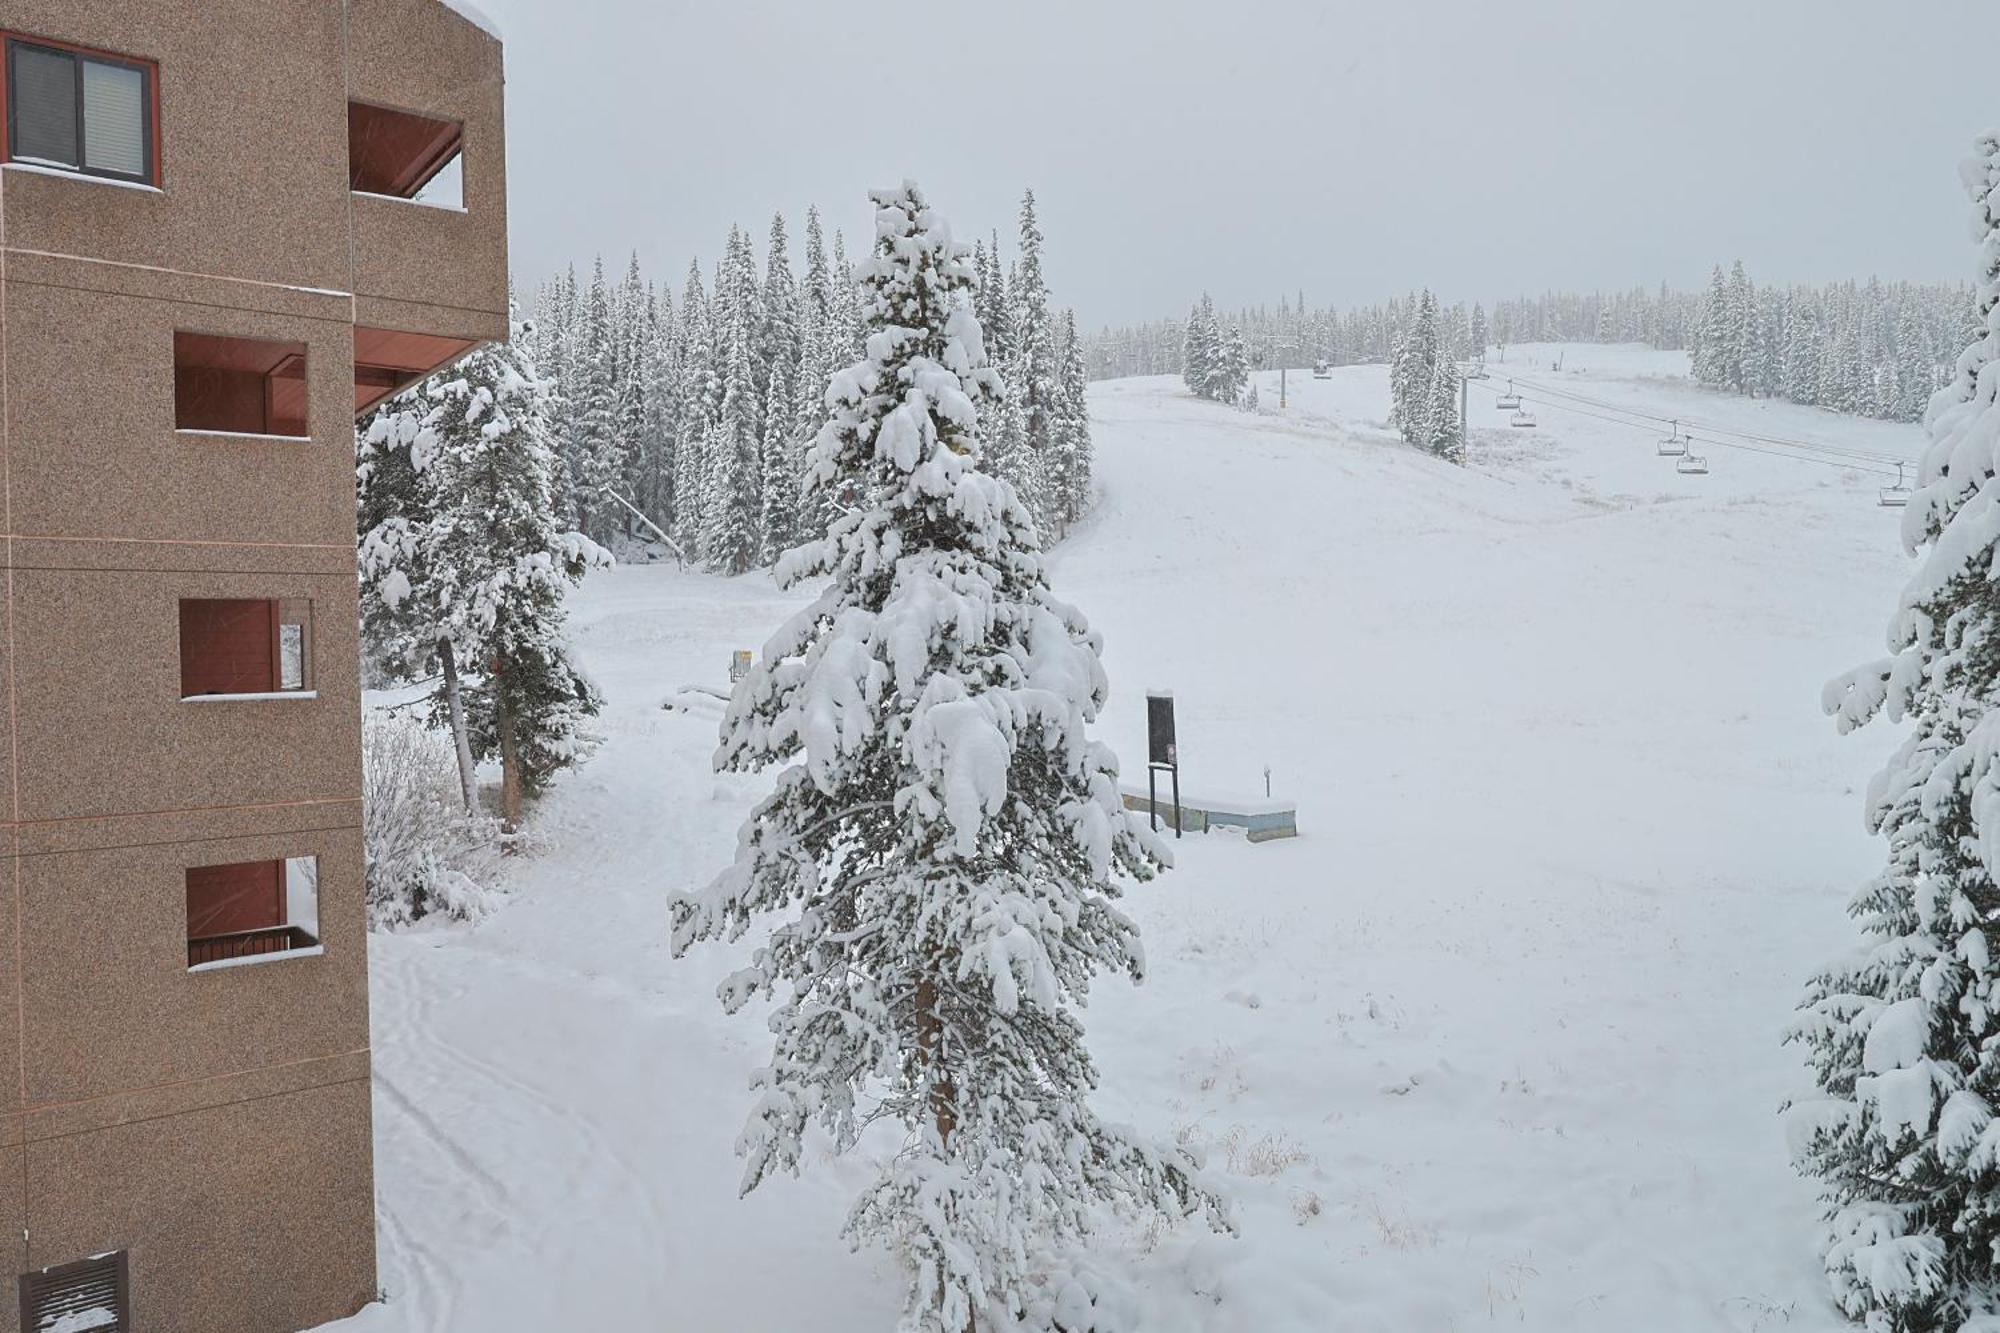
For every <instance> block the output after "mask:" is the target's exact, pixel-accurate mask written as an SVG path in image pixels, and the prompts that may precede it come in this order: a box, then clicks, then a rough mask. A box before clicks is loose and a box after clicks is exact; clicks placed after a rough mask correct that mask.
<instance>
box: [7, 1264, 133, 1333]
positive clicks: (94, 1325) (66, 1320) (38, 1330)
mask: <svg viewBox="0 0 2000 1333" xmlns="http://www.w3.org/2000/svg"><path fill="white" fill-rule="evenodd" d="M21 1329H22V1333H131V1330H132V1291H131V1283H130V1281H129V1280H128V1275H127V1272H126V1267H125V1251H123V1250H119V1251H117V1252H116V1253H113V1254H100V1255H97V1256H96V1257H95V1258H91V1259H85V1260H83V1261H82V1262H81V1263H74V1264H63V1265H62V1266H60V1267H58V1268H44V1269H43V1270H41V1271H40V1272H39V1273H28V1274H24V1275H23V1276H22V1278H21Z"/></svg>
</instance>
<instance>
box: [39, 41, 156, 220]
mask: <svg viewBox="0 0 2000 1333" xmlns="http://www.w3.org/2000/svg"><path fill="white" fill-rule="evenodd" d="M6 40H7V105H6V117H7V156H8V158H9V160H11V161H14V162H23V163H28V164H31V165H35V166H44V167H57V168H60V169H61V170H64V171H77V172H82V173H83V174H84V175H87V176H106V177H110V178H111V179H113V180H124V181H135V182H140V183H143V184H149V185H150V184H153V183H155V181H156V178H157V174H158V172H157V166H156V164H155V162H154V160H153V158H154V145H153V134H154V125H155V120H156V116H155V113H154V96H155V93H154V84H155V77H154V67H153V65H152V64H151V63H150V62H148V61H141V60H126V59H122V58H120V57H118V56H111V55H106V54H103V53H101V52H95V51H84V50H80V49H78V48H76V47H70V46H62V45H57V44H55V43H50V42H40V41H33V40H30V39H26V38H21V37H9V38H7V39H6Z"/></svg>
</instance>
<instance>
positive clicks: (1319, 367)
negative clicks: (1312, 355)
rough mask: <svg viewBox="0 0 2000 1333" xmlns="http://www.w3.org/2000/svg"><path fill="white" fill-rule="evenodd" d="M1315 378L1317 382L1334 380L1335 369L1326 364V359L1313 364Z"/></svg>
mask: <svg viewBox="0 0 2000 1333" xmlns="http://www.w3.org/2000/svg"><path fill="white" fill-rule="evenodd" d="M1313 378H1314V379H1316V380H1330V379H1332V378H1333V367H1332V366H1329V365H1328V364H1327V363H1326V359H1325V358H1324V357H1322V358H1320V359H1319V360H1318V361H1315V362H1313Z"/></svg>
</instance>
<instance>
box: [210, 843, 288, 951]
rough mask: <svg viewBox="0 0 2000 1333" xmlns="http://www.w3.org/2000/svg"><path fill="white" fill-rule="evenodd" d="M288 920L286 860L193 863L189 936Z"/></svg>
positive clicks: (263, 926)
mask: <svg viewBox="0 0 2000 1333" xmlns="http://www.w3.org/2000/svg"><path fill="white" fill-rule="evenodd" d="M284 924H285V863H284V862H283V861H238V862H236V863H234V864H232V865H226V866H190V867H189V868H188V872H187V926H188V938H189V939H191V940H198V939H204V938H206V937H208V936H210V935H228V934H232V933H234V932H236V931H239V930H266V929H269V928H271V927H273V926H282V925H284Z"/></svg>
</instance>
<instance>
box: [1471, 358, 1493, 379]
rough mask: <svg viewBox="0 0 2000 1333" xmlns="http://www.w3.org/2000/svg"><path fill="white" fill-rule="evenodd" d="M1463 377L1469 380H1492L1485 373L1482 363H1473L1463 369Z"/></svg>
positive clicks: (1484, 364) (1484, 365)
mask: <svg viewBox="0 0 2000 1333" xmlns="http://www.w3.org/2000/svg"><path fill="white" fill-rule="evenodd" d="M1465 377H1466V378H1467V379H1469V380H1490V379H1492V378H1493V376H1491V375H1490V374H1488V373H1487V371H1486V363H1485V362H1484V361H1474V362H1473V363H1472V364H1471V365H1469V366H1467V367H1466V368H1465Z"/></svg>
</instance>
